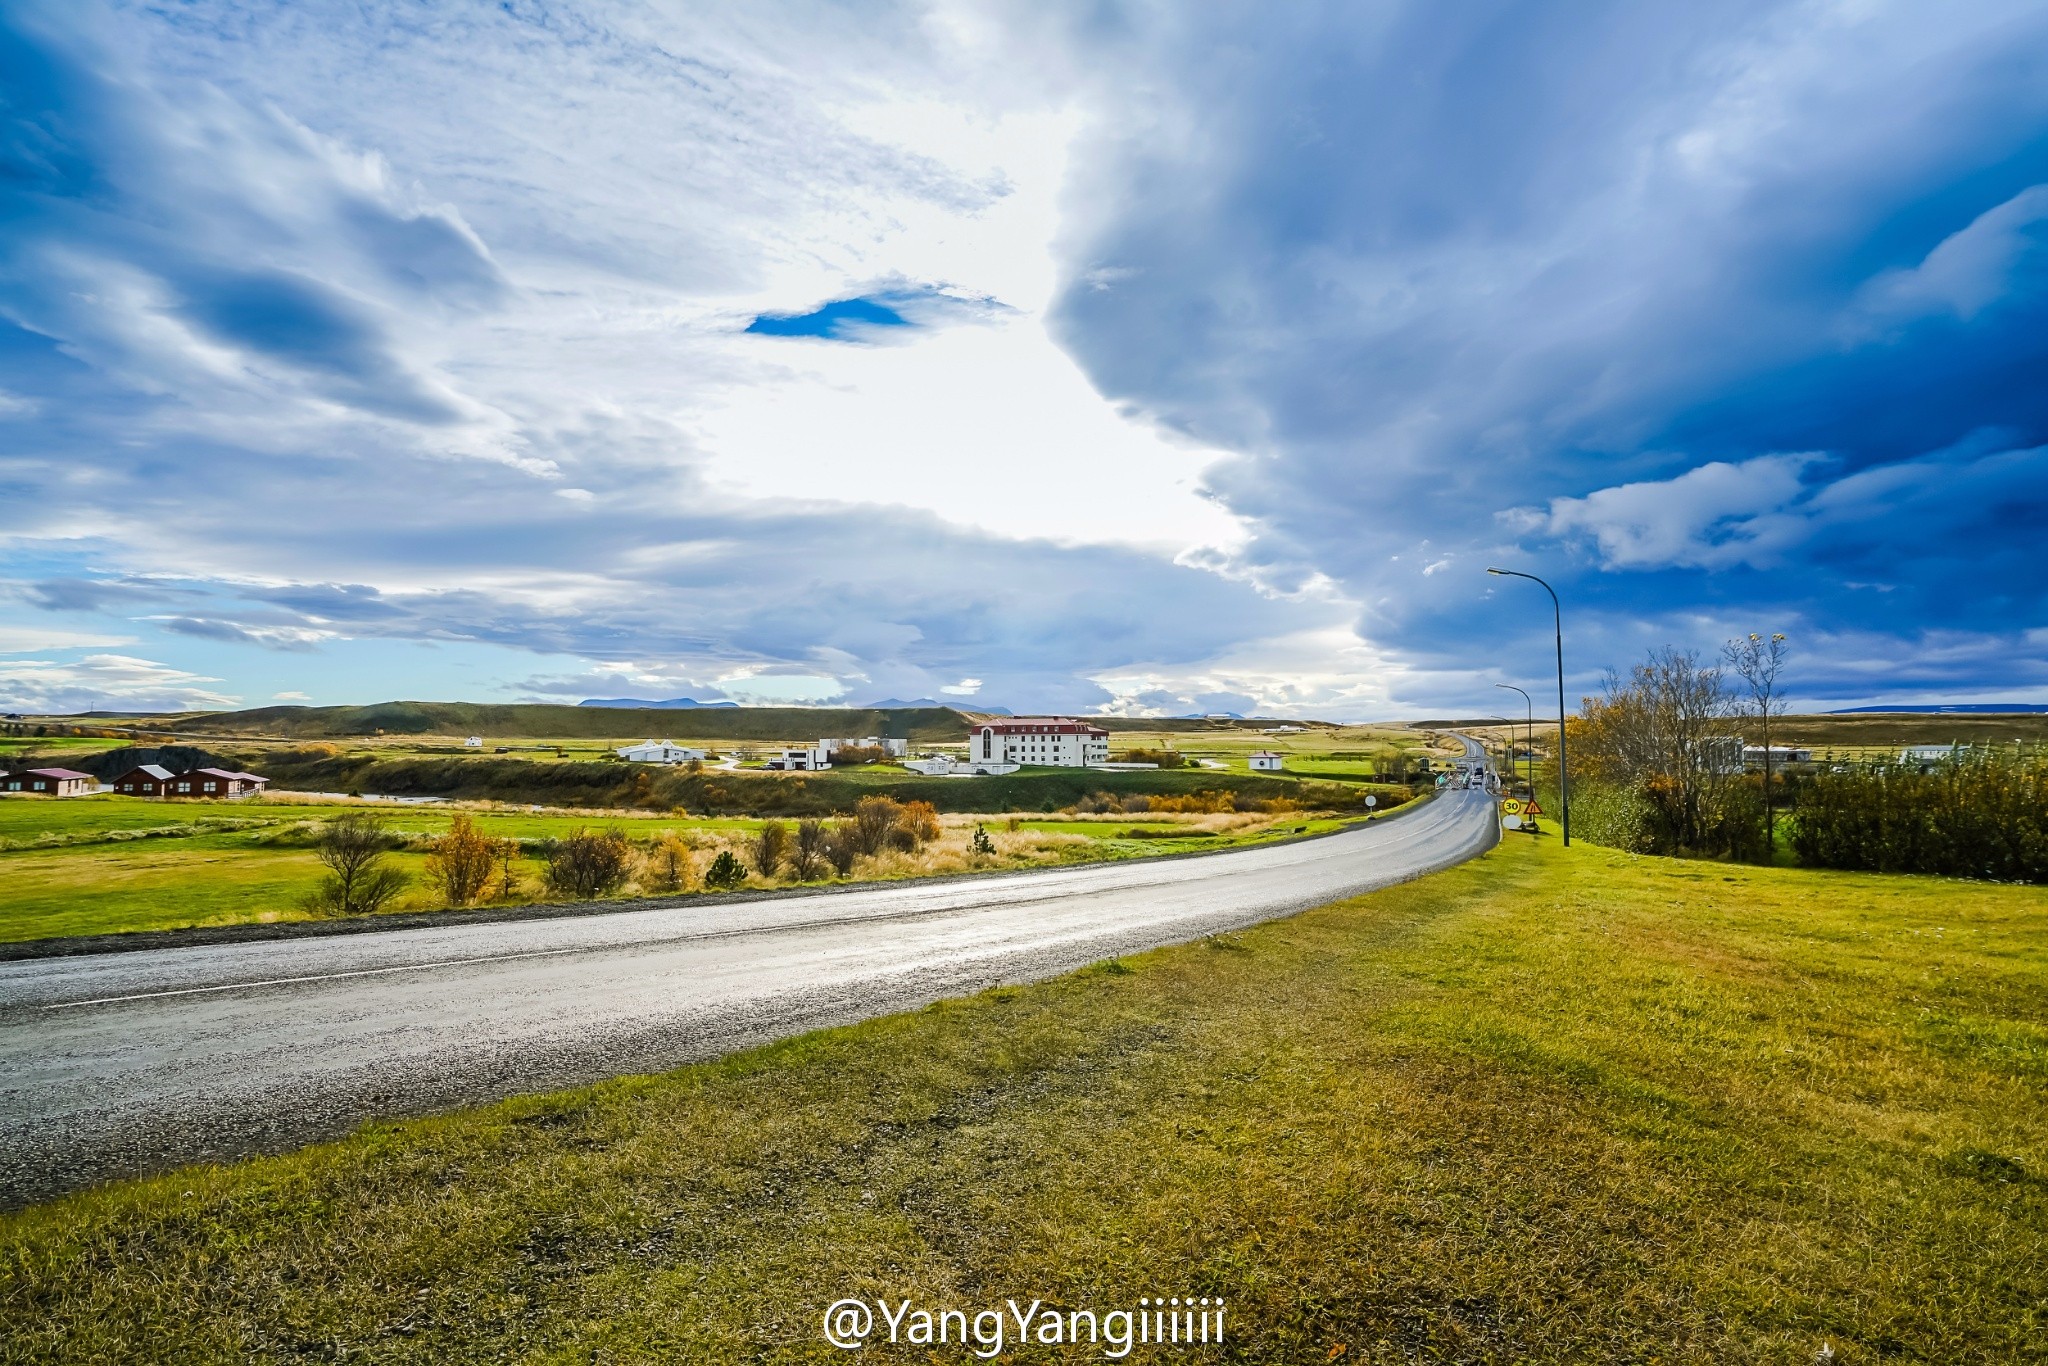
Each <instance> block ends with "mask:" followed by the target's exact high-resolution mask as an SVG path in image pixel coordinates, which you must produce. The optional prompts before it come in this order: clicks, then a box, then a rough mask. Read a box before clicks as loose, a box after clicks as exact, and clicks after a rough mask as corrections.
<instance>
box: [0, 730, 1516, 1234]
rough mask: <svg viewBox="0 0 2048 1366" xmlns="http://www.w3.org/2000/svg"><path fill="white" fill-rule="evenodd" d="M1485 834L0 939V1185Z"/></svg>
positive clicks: (1353, 879)
mask: <svg viewBox="0 0 2048 1366" xmlns="http://www.w3.org/2000/svg"><path fill="white" fill-rule="evenodd" d="M1475 757H1476V756H1475ZM1498 839H1499V829H1498V823H1497V821H1496V818H1495V815H1494V806H1493V798H1492V797H1491V796H1489V795H1487V794H1486V793H1484V792H1480V791H1469V792H1464V791H1460V792H1445V793H1442V794H1440V795H1439V796H1438V797H1437V799H1436V800H1435V801H1433V802H1431V803H1429V804H1428V805H1427V806H1425V807H1423V808H1421V809H1420V810H1415V811H1412V812H1409V813H1407V814H1404V815H1401V816H1398V817H1396V818H1393V819H1389V820H1385V821H1381V822H1377V823H1375V824H1373V825H1370V826H1366V827H1360V828H1354V829H1351V830H1348V831H1345V832H1343V833H1341V834H1337V835H1332V836H1328V837H1326V838H1322V839H1314V840H1303V841H1299V842H1296V843H1291V844H1281V845H1269V846H1265V847H1260V848H1252V849H1242V850H1233V851H1227V852H1223V853H1218V854H1211V855H1204V856H1202V857H1199V858H1187V859H1171V860H1160V861H1156V862H1137V863H1121V864H1108V865H1098V866H1093V867H1082V868H1068V869H1056V870H1048V871H1045V872H1033V873H1021V874H1013V875H1007V876H997V877H989V878H980V879H965V880H957V881H948V882H944V883H936V884H918V883H899V884H893V885H888V886H879V887H873V888H861V889H857V890H851V891H845V892H838V893H832V894H821V895H817V896H799V897H787V898H781V899H776V900H769V901H759V902H746V901H741V902H733V903H727V904H725V905H720V906H708V907H707V906H696V907H691V906H683V907H678V908H675V909H658V910H636V911H620V912H616V913H603V914H594V915H589V916H578V917H572V918H568V919H548V920H530V921H505V922H499V923H495V924H480V925H459V926H447V927H442V928H435V929H413V930H405V931H391V932H377V933H364V934H352V935H344V936H336V937H332V938H318V939H299V940H284V941H270V942H262V943H245V944H233V945H217V946H209V947H186V948H172V949H162V950H155V951H149V952H139V953H117V954H97V955H91V956H85V957H76V958H52V959H42V960H35V961H28V962H20V963H11V964H0V1204H6V1205H10V1206H13V1205H21V1204H24V1203H28V1202H30V1201H33V1200H38V1199H43V1198H46V1197H48V1196H51V1195H55V1194H58V1193H61V1192H63V1191H66V1190H70V1189H75V1188H77V1187H80V1186H84V1185H88V1184H91V1183H93V1182H96V1181H101V1180H104V1179H107V1178H109V1177H113V1176H118V1175H124V1174H129V1173H134V1172H142V1171H153V1170H161V1169H163V1168H166V1167H170V1166H174V1165H179V1164H182V1163H187V1162H193V1161H202V1160H226V1159H229V1158H234V1157H241V1156H245V1155H247V1154H250V1153H254V1152H263V1151H277V1150H281V1149H285V1148H290V1147H293V1146H296V1145H298V1144H300V1143H304V1142H308V1141H311V1140H315V1139H319V1138H323V1137H332V1136H334V1135H337V1134H340V1133H343V1132H346V1131H347V1130H348V1129H349V1128H351V1127H352V1126H353V1125H355V1124H356V1123H358V1122H360V1121H362V1120H365V1119H371V1118H380V1117H387V1116H393V1115H407V1114H421V1113H426V1112H431V1111H434V1110H441V1109H447V1108H450V1107H453V1106H456V1105H461V1104H468V1103H475V1102H480V1101H486V1100H492V1099H496V1098H499V1097H502V1096H506V1095H514V1094H519V1093H522V1092H531V1091H542V1090H550V1089H554V1088H557V1087H561V1086H568V1085H575V1084H578V1083H583V1082H589V1081H594V1080H598V1079H601V1078H605V1077H612V1076H618V1075H622V1074H626V1073H634V1072H648V1071H655V1070H659V1069H662V1068H667V1067H673V1066H677V1065H680V1064H682V1063H686V1062H691V1061H695V1060H699V1059H702V1058H706V1057H712V1056H716V1055H718V1054H721V1053H725V1052H729V1051H731V1050H733V1049H735V1048H738V1047H743V1046H746V1045H749V1044H753V1043H758V1042H762V1041H765V1040H768V1039H772V1038H778V1037H783V1036H786V1035H789V1034H793V1033H797V1032H800V1031H803V1030H806V1029H812V1028H816V1027H818V1026H821V1025H828V1024H836V1023H842V1022H845V1021H849V1020H855V1019H861V1018H865V1017H868V1016H873V1015H877V1014H883V1013H886V1012H889V1011H895V1010H902V1009H908V1008H913V1007H916V1006H919V1005H922V1004H925V1003H927V1002H930V1001H933V1000H936V999H939V998H941V997H945V996H954V995H959V994H961V993H963V992H967V991H972V990H976V989H979V988H982V987H986V986H989V985H992V984H995V983H998V982H1021V981H1028V980H1033V979H1038V978H1044V977H1050V976H1053V975H1056V974H1058V973H1061V972H1066V971H1069V970H1071V969H1073V968H1076V967H1080V966H1083V965H1085V964H1087V963H1092V962H1097V961H1099V960H1101V959H1104V958H1108V957H1112V956H1114V955H1117V954H1121V953H1130V952H1134V951H1137V950H1141V949H1146V948H1152V947H1156V946H1158V945H1161V944H1170V943H1179V942H1185V941H1187V940H1190V939H1195V938H1198V937H1200V936H1202V935H1204V934H1211V933H1215V932H1217V931H1221V930H1228V929H1234V928H1239V927H1242V926H1245V925H1249V924H1253V923H1256V922H1258V921H1262V920H1269V919H1272V918H1273V917H1275V916H1280V915H1286V914H1290V913H1292V912H1295V911H1299V910H1304V909H1307V908H1308V907H1311V906H1316V905H1321V904H1323V903H1325V902H1329V901H1332V900H1335V899H1337V898H1340V897H1343V896H1348V895H1352V894H1355V893H1358V892H1362V891H1368V890H1371V889H1372V888H1375V887H1383V886H1387V885H1390V884H1392V883H1395V882H1400V881H1404V880H1406V879H1408V878H1412V877H1416V876H1419V875H1421V874H1423V873H1427V872H1432V871H1435V870H1437V869H1440V868H1445V867H1449V866H1450V865H1452V864H1454V863H1459V862H1462V861H1463V860H1465V859H1468V858H1471V857H1473V856H1474V855H1476V854H1480V853H1483V852H1484V851H1486V850H1487V849H1489V848H1491V847H1493V845H1494V844H1495V843H1496V842H1497V841H1498Z"/></svg>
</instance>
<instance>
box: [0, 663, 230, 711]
mask: <svg viewBox="0 0 2048 1366" xmlns="http://www.w3.org/2000/svg"><path fill="white" fill-rule="evenodd" d="M220 681H221V680H220V679H218V678H213V677H210V676H208V675H205V674H195V673H189V672H187V671H185V670H183V669H175V668H172V667H171V666H169V665H167V664H160V663H157V662H156V661H155V660H150V659H138V658H136V657H134V656H132V655H110V654H97V655H87V656H85V657H84V658H83V659H79V660H76V661H72V662H59V661H57V660H49V659H24V660H13V661H8V662H5V663H0V703H4V704H5V706H6V707H7V709H8V710H10V711H25V712H33V713H38V714H46V715H66V714H69V713H74V712H82V711H199V710H206V709H217V708H223V707H233V706H235V705H237V704H238V703H240V701H241V698H240V697H238V696H236V695H234V694H232V693H225V692H219V691H216V690H214V689H212V688H209V687H206V686H204V685H206V684H210V683H218V682H220Z"/></svg>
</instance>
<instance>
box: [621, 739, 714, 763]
mask: <svg viewBox="0 0 2048 1366" xmlns="http://www.w3.org/2000/svg"><path fill="white" fill-rule="evenodd" d="M710 756H711V751H710V750H707V749H691V748H689V747H688V746H686V745H679V744H677V743H676V742H675V741H673V740H642V741H641V742H640V743H639V744H637V745H627V746H626V747H625V748H624V749H621V750H620V751H619V757H620V758H621V759H624V760H625V761H626V762H627V763H629V764H687V763H689V762H690V761H691V760H692V759H697V760H703V759H707V758H709V757H710Z"/></svg>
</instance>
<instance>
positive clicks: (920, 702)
mask: <svg viewBox="0 0 2048 1366" xmlns="http://www.w3.org/2000/svg"><path fill="white" fill-rule="evenodd" d="M861 705H862V706H864V707H867V708H869V709H870V710H873V711H913V710H921V709H923V708H925V707H945V708H947V709H948V710H951V711H971V712H977V713H979V714H981V715H983V716H1014V715H1016V713H1015V712H1012V711H1011V710H1010V709H1009V708H1008V707H984V706H981V705H979V704H973V705H970V704H968V703H965V702H940V701H938V700H936V699H935V698H930V697H920V698H918V699H916V700H915V701H912V702H906V701H904V700H903V699H902V698H900V697H885V698H883V699H882V700H881V701H879V702H863V703H861Z"/></svg>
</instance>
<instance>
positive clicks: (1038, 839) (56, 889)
mask: <svg viewBox="0 0 2048 1366" xmlns="http://www.w3.org/2000/svg"><path fill="white" fill-rule="evenodd" d="M363 809H366V808H364V807H363V806H360V805H355V806H342V805H325V804H320V803H314V802H305V801H298V800H293V799H291V798H290V797H289V796H288V795H286V796H283V797H276V798H268V799H263V800H258V801H237V802H176V803H164V802H155V801H148V800H143V799H137V798H127V797H104V796H103V797H84V798H71V799H66V800H62V801H58V800H35V799H21V798H15V799H9V800H7V801H0V887H4V889H5V895H4V897H0V942H4V943H12V942H19V941H23V940H31V939H47V938H53V937H57V936H63V935H81V934H120V933H127V932H130V931H135V930H164V929H177V928H182V927H186V926H195V925H235V924H247V923H252V922H274V921H283V920H303V919H308V918H310V917H311V915H312V912H311V911H309V910H307V909H306V907H305V905H304V903H305V901H306V898H307V896H308V894H309V893H310V892H312V891H313V889H314V888H315V887H316V886H318V885H319V883H320V881H321V879H322V877H323V876H324V873H323V870H322V868H321V866H320V864H319V862H318V861H317V859H316V858H315V855H314V852H313V849H312V847H311V837H312V834H313V831H312V830H311V829H310V828H309V825H308V823H309V822H315V821H319V820H323V819H326V818H329V817H332V816H334V815H337V814H339V813H341V812H343V811H349V810H363ZM367 809H370V810H373V811H376V812H377V813H378V814H379V815H381V816H382V817H383V818H384V819H385V820H386V822H387V828H388V829H389V830H390V831H391V833H392V834H393V835H394V836H396V837H398V838H400V839H403V840H407V841H409V844H408V846H407V847H404V848H401V849H399V850H396V851H394V852H393V853H392V854H391V855H390V859H391V861H392V863H393V864H394V865H395V866H396V867H397V868H398V869H399V870H400V871H402V872H404V873H405V874H406V876H407V878H408V879H409V881H410V884H411V887H410V890H409V891H407V892H406V893H405V894H403V895H402V896H401V897H400V898H399V899H398V900H397V901H396V902H395V903H393V905H392V906H391V907H390V908H389V909H390V910H393V911H405V910H423V909H430V908H434V907H437V906H439V905H441V904H442V903H441V902H440V901H439V900H438V899H437V897H436V896H435V894H434V890H433V887H432V885H431V883H430V881H429V879H428V877H427V866H426V860H427V851H426V849H425V848H424V847H423V842H424V841H426V840H429V839H431V838H434V837H436V836H439V835H441V834H444V833H446V831H447V829H448V826H449V823H450V821H451V820H452V819H453V815H454V813H453V811H451V810H449V809H447V808H444V807H422V806H408V807H398V808H391V807H376V806H372V807H369V808H367ZM466 814H468V815H469V816H470V817H471V818H472V819H473V820H474V821H475V822H476V824H477V826H478V828H479V829H481V830H482V831H483V832H484V833H486V834H489V835H492V836H495V837H498V838H505V839H517V840H525V841H534V840H540V839H545V838H548V837H560V836H563V835H567V834H569V833H571V832H572V831H575V830H578V829H594V828H606V827H617V828H619V829H621V830H623V831H624V832H625V833H626V834H627V835H628V836H629V837H630V838H632V839H633V840H635V841H636V842H638V843H640V844H642V845H646V844H647V843H649V842H650V841H652V840H654V839H656V838H658V837H660V836H662V835H665V834H668V833H671V832H673V833H676V834H678V835H680V836H682V837H683V838H684V839H686V840H687V841H688V842H689V843H690V844H691V845H692V846H693V850H694V852H693V857H692V867H693V868H694V869H695V872H696V874H697V878H696V879H694V880H693V881H692V884H691V885H693V886H696V885H700V882H701V874H702V871H703V867H704V866H705V865H707V864H708V863H709V862H710V860H711V859H712V858H715V857H716V855H717V851H718V850H719V849H721V848H727V847H730V848H733V849H734V851H735V852H736V853H738V854H739V855H740V856H741V857H742V858H743V859H744V858H745V850H744V841H745V840H747V839H749V838H751V837H752V836H753V835H754V834H755V833H756V832H757V831H758V830H759V829H760V827H761V825H762V824H763V822H762V821H759V820H753V819H747V818H743V817H703V816H697V817H687V818H685V817H678V816H675V815H673V814H657V813H650V812H644V811H610V812H578V811H546V812H541V813H532V812H528V811H519V810H514V811H505V810H490V809H472V810H469V811H467V812H466ZM984 819H986V821H987V824H988V825H989V827H990V829H991V830H992V831H993V832H995V833H994V837H995V842H996V846H997V851H996V853H995V854H994V855H992V856H987V857H970V856H969V851H968V841H969V840H970V839H971V837H972V830H973V827H974V825H975V824H976V823H977V818H975V817H973V816H949V817H947V818H946V819H945V821H944V822H943V834H942V836H941V840H940V842H939V843H938V844H937V845H934V846H932V847H930V848H929V849H927V850H925V851H923V852H921V853H920V854H919V855H916V856H909V855H898V854H893V853H891V854H885V855H882V856H879V857H876V858H871V859H864V860H862V862H861V863H860V864H859V865H858V866H856V868H855V870H854V880H858V881H870V880H877V879H890V878H902V877H915V876H926V875H930V874H934V873H945V872H961V871H968V870H970V869H1000V868H1024V867H1034V866H1041V865H1045V864H1054V863H1088V862H1102V861H1107V860H1119V859H1129V858H1145V857H1156V856H1159V855H1164V854H1175V853H1189V852H1195V851H1198V850H1207V849H1219V848H1225V847H1229V846H1233V845H1244V844H1253V843H1258V842H1260V841H1263V840H1268V839H1275V838H1281V837H1284V836H1287V835H1291V834H1295V833H1305V834H1320V833H1323V832H1325V831H1329V830H1334V829H1337V828H1339V826H1340V825H1342V824H1343V822H1341V821H1339V820H1335V819H1330V818H1326V817H1320V816H1315V815H1312V814H1287V815H1285V816H1279V817H1273V818H1265V817H1255V816H1229V817H1205V816H1179V815H1169V816H1158V817H1136V816H1123V817H1116V818H1114V819H1102V818H1098V819H1093V820H1036V819H1022V818H1009V817H1000V816H998V817H987V818H984ZM1134 831H1136V832H1141V833H1139V834H1138V835H1136V836H1135V837H1134V836H1133V834H1132V832H1134ZM514 867H515V869H516V870H517V873H518V876H519V879H520V882H521V884H522V885H521V889H520V893H519V894H518V895H516V896H514V897H510V898H502V897H501V898H497V899H496V900H494V902H493V903H492V904H494V905H517V904H520V903H521V902H528V903H530V902H534V901H541V900H545V899H547V892H546V889H545V887H544V886H543V883H542V875H543V873H544V872H545V868H546V866H545V864H544V863H543V862H542V861H541V859H540V858H538V857H537V856H535V854H534V853H532V852H528V853H527V854H525V855H524V856H522V857H519V858H517V859H516V860H515V862H514ZM750 885H752V886H755V887H761V886H790V885H794V882H793V879H792V878H791V877H790V876H789V875H788V874H787V873H784V874H783V875H782V876H779V877H777V878H774V879H763V878H761V877H760V876H759V875H758V874H756V875H755V876H753V877H752V879H751V881H750ZM659 892H660V888H658V887H656V886H655V885H653V883H652V880H651V874H644V875H642V877H641V878H640V880H638V881H634V882H629V883H628V884H627V885H626V886H625V887H624V888H623V889H621V896H622V897H632V896H636V895H639V896H647V895H655V894H659Z"/></svg>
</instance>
